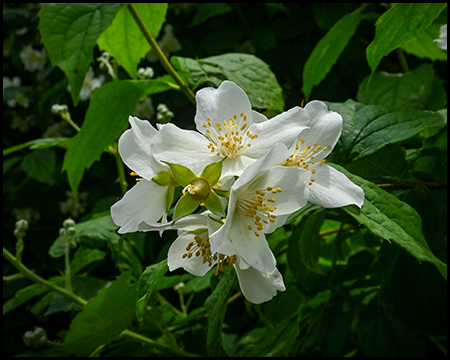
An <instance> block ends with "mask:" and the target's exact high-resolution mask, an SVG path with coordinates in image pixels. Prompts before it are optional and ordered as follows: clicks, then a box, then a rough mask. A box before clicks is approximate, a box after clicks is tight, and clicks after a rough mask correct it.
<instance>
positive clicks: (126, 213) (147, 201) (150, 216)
mask: <svg viewBox="0 0 450 360" xmlns="http://www.w3.org/2000/svg"><path fill="white" fill-rule="evenodd" d="M167 189H168V187H167V186H159V185H158V184H156V183H154V182H153V181H147V180H145V179H141V181H139V182H138V183H137V184H136V185H135V186H133V187H132V188H131V189H130V190H128V191H127V192H126V193H125V195H124V196H123V198H122V199H120V200H119V201H118V202H116V203H115V204H114V205H113V206H112V207H111V217H112V218H113V220H114V222H115V223H116V224H117V225H119V226H120V229H119V233H120V234H123V233H128V232H134V231H138V226H139V224H140V223H141V222H143V221H145V222H148V223H156V222H157V221H158V220H159V219H160V218H161V216H163V215H164V213H165V210H166V198H167Z"/></svg>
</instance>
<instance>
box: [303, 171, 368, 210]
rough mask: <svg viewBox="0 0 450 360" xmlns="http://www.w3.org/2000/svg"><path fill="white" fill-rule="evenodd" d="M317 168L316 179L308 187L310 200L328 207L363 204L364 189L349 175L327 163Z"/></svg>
mask: <svg viewBox="0 0 450 360" xmlns="http://www.w3.org/2000/svg"><path fill="white" fill-rule="evenodd" d="M316 169H317V172H316V173H315V174H313V175H312V177H313V178H314V180H315V181H314V183H313V184H312V185H310V186H309V187H308V189H309V191H310V195H309V201H310V202H312V203H313V204H316V205H320V206H323V207H326V208H335V207H341V206H346V205H352V204H353V205H357V206H359V207H361V206H362V205H363V203H364V190H363V189H361V188H360V187H359V186H358V185H356V184H354V183H353V182H352V181H350V179H349V178H348V177H347V176H345V175H344V174H343V173H341V172H340V171H338V170H336V169H334V168H332V167H331V166H329V165H327V164H324V165H322V166H320V167H316Z"/></svg>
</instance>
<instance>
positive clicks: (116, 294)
mask: <svg viewBox="0 0 450 360" xmlns="http://www.w3.org/2000/svg"><path fill="white" fill-rule="evenodd" d="M129 278H130V273H124V274H122V275H121V276H119V277H118V278H117V280H115V281H113V282H112V284H111V286H109V287H107V288H105V289H103V290H102V291H100V292H99V293H98V294H97V295H96V296H95V297H94V298H92V299H91V300H90V301H89V302H88V303H87V304H86V305H85V306H84V307H83V310H82V311H81V312H80V313H79V314H78V315H77V316H76V317H75V319H73V321H72V324H71V325H70V329H69V331H68V332H67V335H66V338H65V341H64V351H65V352H66V353H68V354H76V355H78V356H86V355H89V354H90V353H91V352H92V351H94V350H95V349H97V348H98V347H99V346H100V345H103V344H107V343H109V342H110V341H112V340H114V339H116V338H117V337H118V336H119V335H120V333H121V332H122V331H123V330H124V329H125V328H126V327H127V326H128V324H129V323H130V321H131V320H133V318H134V308H135V288H136V285H135V284H130V282H129Z"/></svg>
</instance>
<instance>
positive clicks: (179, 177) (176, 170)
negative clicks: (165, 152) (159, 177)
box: [162, 161, 197, 187]
mask: <svg viewBox="0 0 450 360" xmlns="http://www.w3.org/2000/svg"><path fill="white" fill-rule="evenodd" d="M162 162H163V163H165V164H167V165H169V166H170V170H171V171H172V176H173V177H174V179H175V181H176V182H177V183H178V184H180V185H181V186H183V187H186V186H188V185H189V184H190V183H191V181H192V180H194V179H196V178H197V175H195V174H194V172H193V171H192V170H191V169H189V168H187V167H186V166H183V165H179V164H172V163H169V162H167V161H162Z"/></svg>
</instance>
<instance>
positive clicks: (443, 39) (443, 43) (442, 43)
mask: <svg viewBox="0 0 450 360" xmlns="http://www.w3.org/2000/svg"><path fill="white" fill-rule="evenodd" d="M434 41H435V42H436V43H437V46H439V47H440V48H441V49H442V50H447V24H445V25H442V26H441V30H440V34H439V39H436V40H434Z"/></svg>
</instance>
